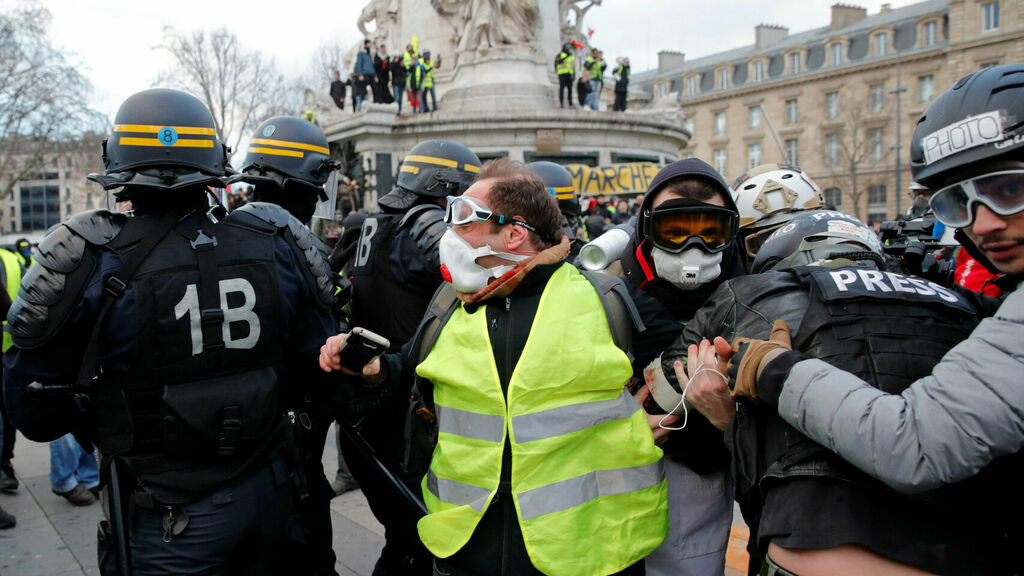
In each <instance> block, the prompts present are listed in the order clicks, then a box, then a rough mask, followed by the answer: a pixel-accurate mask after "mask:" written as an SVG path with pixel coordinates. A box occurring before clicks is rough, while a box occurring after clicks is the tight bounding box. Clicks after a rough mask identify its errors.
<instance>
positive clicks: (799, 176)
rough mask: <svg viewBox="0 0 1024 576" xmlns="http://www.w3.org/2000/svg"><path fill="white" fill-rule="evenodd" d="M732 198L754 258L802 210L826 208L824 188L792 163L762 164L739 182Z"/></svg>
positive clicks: (733, 189)
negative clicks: (768, 240)
mask: <svg viewBox="0 0 1024 576" xmlns="http://www.w3.org/2000/svg"><path fill="white" fill-rule="evenodd" d="M732 197H733V200H735V201H736V207H737V208H738V209H739V211H740V235H741V236H743V237H744V243H745V245H746V249H747V254H749V255H750V256H751V257H753V256H755V255H756V254H757V250H758V249H759V248H760V247H761V244H763V243H764V241H765V239H767V238H768V236H769V235H770V234H771V232H772V231H773V230H775V229H776V228H778V227H779V226H780V225H782V224H785V223H786V222H789V221H790V220H791V219H793V217H794V216H795V215H796V214H799V213H800V211H802V210H816V209H819V208H823V207H824V206H825V199H824V198H823V197H822V195H821V188H819V187H818V185H817V184H815V183H814V180H813V179H811V177H810V176H808V175H807V173H805V172H804V171H803V170H801V169H800V168H798V167H796V166H793V165H792V164H762V165H760V166H757V167H756V168H752V169H751V170H750V171H749V172H747V173H746V174H744V175H743V176H740V177H739V178H737V179H736V182H734V183H733V185H732Z"/></svg>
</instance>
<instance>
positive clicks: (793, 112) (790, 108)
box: [786, 98, 800, 124]
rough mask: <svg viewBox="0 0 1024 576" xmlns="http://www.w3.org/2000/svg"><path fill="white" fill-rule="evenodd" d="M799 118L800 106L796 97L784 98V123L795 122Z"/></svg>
mask: <svg viewBox="0 0 1024 576" xmlns="http://www.w3.org/2000/svg"><path fill="white" fill-rule="evenodd" d="M799 120H800V108H799V107H798V106H797V103H796V98H793V99H792V100H786V124H796V123H797V122H798V121H799Z"/></svg>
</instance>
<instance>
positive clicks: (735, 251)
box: [621, 158, 747, 320]
mask: <svg viewBox="0 0 1024 576" xmlns="http://www.w3.org/2000/svg"><path fill="white" fill-rule="evenodd" d="M684 176H685V177H689V178H701V179H704V180H706V181H707V182H708V183H710V184H711V185H712V186H714V187H715V188H717V189H718V190H719V192H720V195H721V197H722V199H723V200H724V201H725V206H726V207H727V208H729V209H730V210H733V211H734V212H736V213H737V214H739V209H737V207H736V202H735V201H734V200H733V198H732V194H731V192H730V190H729V186H728V185H727V184H726V183H725V179H723V178H722V175H721V174H719V173H718V172H717V171H716V170H715V169H714V168H712V167H711V166H710V165H709V164H708V163H707V162H704V161H703V160H698V159H697V158H687V159H684V160H677V161H676V162H673V163H671V164H669V165H668V166H665V167H664V168H662V169H661V171H659V172H658V174H657V175H656V176H655V177H654V179H653V180H651V185H650V186H649V187H648V188H647V192H646V193H645V194H644V199H643V201H642V202H641V203H640V214H639V216H638V218H637V223H636V228H635V229H634V231H633V239H632V241H631V242H630V243H629V245H627V246H626V249H625V250H624V251H623V254H622V259H621V262H622V269H623V272H624V273H625V275H626V278H627V279H628V280H629V282H630V284H632V285H634V286H637V287H639V288H642V289H643V290H644V291H645V292H647V293H648V294H650V295H651V296H653V297H654V298H656V299H658V301H660V302H661V304H662V305H663V306H665V307H666V308H667V309H669V310H670V311H672V313H673V315H674V316H675V317H676V318H677V319H683V320H686V319H689V318H692V317H693V314H694V313H696V311H697V309H698V308H700V307H701V306H702V305H704V302H705V301H706V300H707V299H708V297H709V296H710V295H711V293H712V292H714V291H715V289H716V288H718V286H719V285H720V284H721V283H722V282H725V281H726V280H728V279H730V278H734V277H736V276H742V275H743V274H746V273H747V262H746V259H745V258H744V257H743V252H742V251H741V250H740V249H739V239H738V238H735V237H734V238H733V243H732V245H731V246H729V247H728V248H726V249H725V251H724V252H723V253H722V273H721V275H719V276H718V278H716V279H714V280H712V281H711V282H708V283H707V284H704V285H702V286H700V287H699V288H697V289H696V290H679V289H678V288H676V287H675V286H673V285H672V284H670V283H668V282H666V281H665V280H662V279H661V278H658V277H657V276H656V275H655V271H654V259H653V258H651V243H650V242H648V241H647V227H648V225H647V223H648V221H649V219H650V212H651V203H652V202H653V201H654V197H655V196H657V195H658V191H659V190H661V189H662V188H664V187H665V185H666V184H668V183H669V182H670V181H672V180H675V179H676V178H680V177H684Z"/></svg>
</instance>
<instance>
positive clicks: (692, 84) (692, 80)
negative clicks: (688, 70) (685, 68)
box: [686, 76, 697, 96]
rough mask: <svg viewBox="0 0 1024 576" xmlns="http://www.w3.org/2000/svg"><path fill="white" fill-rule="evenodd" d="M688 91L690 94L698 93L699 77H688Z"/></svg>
mask: <svg viewBox="0 0 1024 576" xmlns="http://www.w3.org/2000/svg"><path fill="white" fill-rule="evenodd" d="M686 93H687V94H689V95H690V96H696V95H697V77H696V76H690V77H689V78H687V79H686Z"/></svg>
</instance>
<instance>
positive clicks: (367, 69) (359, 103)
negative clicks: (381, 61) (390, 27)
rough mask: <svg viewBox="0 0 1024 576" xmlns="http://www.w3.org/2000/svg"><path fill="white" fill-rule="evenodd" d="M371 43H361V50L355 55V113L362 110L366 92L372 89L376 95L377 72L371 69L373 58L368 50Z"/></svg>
mask: <svg viewBox="0 0 1024 576" xmlns="http://www.w3.org/2000/svg"><path fill="white" fill-rule="evenodd" d="M372 47H373V43H372V42H370V40H369V39H367V40H364V41H363V49H362V50H361V51H360V52H359V53H358V54H356V67H355V70H354V73H355V75H356V81H357V82H358V83H359V84H358V86H357V89H356V112H359V111H360V110H362V109H363V102H365V101H366V99H367V90H369V89H372V90H374V93H376V90H377V88H376V84H377V70H376V69H375V68H374V67H373V56H371V55H370V49H371V48H372Z"/></svg>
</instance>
